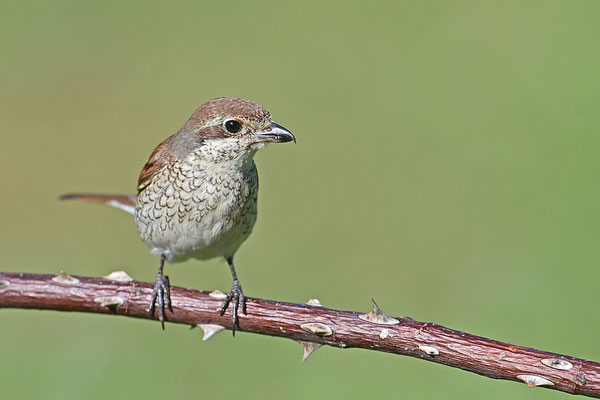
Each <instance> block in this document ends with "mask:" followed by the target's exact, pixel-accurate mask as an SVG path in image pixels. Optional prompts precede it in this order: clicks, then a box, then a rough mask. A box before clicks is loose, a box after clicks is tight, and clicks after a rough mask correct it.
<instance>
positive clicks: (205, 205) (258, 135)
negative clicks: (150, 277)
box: [61, 97, 296, 336]
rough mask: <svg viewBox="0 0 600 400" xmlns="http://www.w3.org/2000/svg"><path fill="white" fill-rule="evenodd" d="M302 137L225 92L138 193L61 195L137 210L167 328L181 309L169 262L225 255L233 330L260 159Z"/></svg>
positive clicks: (175, 138)
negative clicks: (237, 262) (154, 261)
mask: <svg viewBox="0 0 600 400" xmlns="http://www.w3.org/2000/svg"><path fill="white" fill-rule="evenodd" d="M291 141H293V142H294V143H295V142H296V138H295V136H294V135H293V134H292V133H291V132H290V131H289V130H287V129H286V128H284V127H283V126H281V125H278V124H276V123H275V122H274V121H273V119H272V117H271V114H270V113H269V112H268V111H267V110H266V109H265V108H264V107H262V106H261V105H259V104H257V103H255V102H253V101H250V100H246V99H242V98H238V97H220V98H216V99H213V100H210V101H208V102H206V103H204V104H203V105H201V106H200V107H199V108H198V109H197V110H196V111H195V112H194V113H193V114H192V116H191V117H190V118H189V119H188V120H187V122H185V124H184V125H183V126H182V127H181V129H179V131H177V132H176V133H175V134H173V135H171V136H169V137H168V138H167V139H165V140H164V141H163V142H161V143H160V144H159V145H158V146H157V147H156V148H155V149H154V151H153V152H152V153H151V154H150V157H149V159H148V161H147V162H146V163H145V164H144V166H143V168H142V170H141V172H140V174H139V178H138V182H137V194H136V195H112V194H89V193H70V194H65V195H63V196H61V199H77V200H84V201H88V202H94V203H102V204H106V205H109V206H113V207H117V208H120V209H122V210H124V211H127V212H129V213H131V214H133V216H134V219H135V224H136V228H137V232H138V234H139V236H140V238H141V239H142V241H143V242H144V243H145V244H146V245H147V246H148V247H149V249H150V251H151V253H152V254H154V255H157V256H158V257H159V266H158V273H157V276H156V280H155V283H154V288H153V291H152V295H151V298H150V305H149V308H148V312H149V313H150V315H151V317H152V318H154V315H155V310H156V309H158V319H159V320H160V322H161V326H162V329H163V330H164V322H165V319H166V312H165V307H166V308H167V309H168V310H169V311H170V312H171V313H173V308H172V304H171V294H170V281H169V277H168V276H167V275H165V274H164V272H163V271H164V268H165V262H168V263H175V262H180V261H184V260H187V259H190V258H192V259H198V260H206V259H211V258H216V257H223V258H225V260H226V261H227V264H228V266H229V269H230V272H231V276H232V279H233V284H232V286H231V290H230V291H229V293H227V295H226V298H225V299H224V301H223V304H222V307H221V308H220V310H219V312H220V314H221V316H222V315H224V313H225V312H226V310H227V309H228V307H229V305H230V303H232V322H233V328H232V331H233V335H234V336H235V330H236V326H237V327H238V328H239V318H238V310H239V309H240V308H241V310H242V312H243V313H244V315H247V311H246V297H245V296H244V293H243V291H242V285H241V284H240V281H239V279H238V277H237V273H236V270H235V266H234V263H233V258H234V255H235V253H236V251H237V250H238V249H239V247H240V246H241V244H242V243H243V242H244V241H245V240H246V239H247V238H248V236H249V235H250V233H251V232H252V228H253V226H254V224H255V222H256V217H257V199H258V173H257V169H256V164H255V163H254V160H253V157H254V155H255V154H256V152H257V151H258V150H260V149H262V148H264V147H265V146H266V145H267V144H269V143H286V142H291Z"/></svg>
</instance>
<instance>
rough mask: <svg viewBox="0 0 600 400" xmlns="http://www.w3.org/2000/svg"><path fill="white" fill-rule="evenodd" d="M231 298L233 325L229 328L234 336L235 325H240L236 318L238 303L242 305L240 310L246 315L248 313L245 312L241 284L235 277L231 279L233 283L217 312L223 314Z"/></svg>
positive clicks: (244, 299)
mask: <svg viewBox="0 0 600 400" xmlns="http://www.w3.org/2000/svg"><path fill="white" fill-rule="evenodd" d="M232 300H233V310H232V311H233V312H232V320H233V327H232V329H231V330H232V332H233V336H235V327H236V326H237V327H238V328H239V327H240V321H239V318H238V309H239V306H240V303H241V305H242V312H243V313H244V315H248V313H247V312H246V296H244V292H242V285H240V282H239V281H238V280H237V279H235V280H234V281H233V285H232V286H231V291H230V292H229V293H228V294H227V297H226V298H225V300H224V301H223V306H221V310H219V313H220V314H221V315H224V314H225V311H226V310H227V308H228V307H229V303H231V301H232Z"/></svg>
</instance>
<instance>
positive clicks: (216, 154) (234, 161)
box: [138, 97, 296, 191]
mask: <svg viewBox="0 0 600 400" xmlns="http://www.w3.org/2000/svg"><path fill="white" fill-rule="evenodd" d="M291 141H294V142H296V138H295V137H294V135H292V133H291V132H290V131H288V130H287V129H285V128H284V127H282V126H281V125H277V124H276V123H275V122H273V119H272V118H271V114H270V113H269V112H268V111H267V110H265V109H264V108H263V107H262V106H260V105H259V104H256V103H254V102H252V101H250V100H245V99H240V98H237V97H221V98H218V99H214V100H211V101H209V102H206V103H204V104H203V105H201V106H200V108H198V109H197V110H196V111H195V112H194V113H193V114H192V116H191V117H190V119H188V120H187V122H186V123H185V124H184V125H183V127H182V128H181V129H180V130H179V132H177V133H176V134H174V135H172V136H170V137H168V138H167V139H165V140H164V141H163V142H162V143H161V144H159V145H158V146H157V147H156V148H155V149H154V151H153V152H152V154H150V158H149V159H148V162H146V164H145V165H144V168H142V171H141V172H140V176H139V179H138V191H141V190H143V189H144V188H145V187H146V186H147V185H148V184H149V183H150V182H151V180H152V178H153V177H154V176H155V175H156V174H157V173H159V172H160V171H161V170H162V169H163V168H164V167H165V166H167V165H169V164H170V163H173V162H177V161H181V160H183V159H185V158H186V157H189V156H192V155H195V154H198V152H199V153H200V156H201V157H202V159H203V160H205V161H207V162H209V163H212V164H213V165H215V166H221V167H226V168H239V167H241V166H243V165H248V163H249V162H251V160H252V157H253V156H254V154H255V153H256V151H257V150H259V149H260V148H262V147H265V146H266V145H267V144H268V143H285V142H291Z"/></svg>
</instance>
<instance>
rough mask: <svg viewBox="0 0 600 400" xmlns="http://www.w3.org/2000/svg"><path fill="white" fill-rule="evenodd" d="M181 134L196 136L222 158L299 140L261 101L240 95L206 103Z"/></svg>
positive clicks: (196, 112) (195, 137) (250, 154)
mask: <svg viewBox="0 0 600 400" xmlns="http://www.w3.org/2000/svg"><path fill="white" fill-rule="evenodd" d="M177 136H182V137H187V139H188V140H189V139H192V138H193V141H194V142H196V143H198V144H199V145H202V147H206V151H209V152H210V151H212V153H211V154H212V155H213V156H216V157H218V158H220V159H221V158H222V157H225V158H238V157H244V158H246V157H248V156H249V157H252V156H253V155H254V153H255V152H256V151H257V150H259V149H261V148H263V147H264V146H265V145H266V144H268V143H285V142H290V141H294V142H295V141H296V138H295V137H294V135H293V134H292V133H291V132H290V131H288V130H287V129H285V128H284V127H282V126H281V125H278V124H276V123H275V122H273V119H272V118H271V114H270V113H269V112H268V111H267V110H265V109H264V108H263V107H262V106H261V105H259V104H257V103H255V102H253V101H250V100H245V99H240V98H237V97H221V98H218V99H214V100H211V101H209V102H206V103H204V104H203V105H202V106H200V108H198V109H197V110H196V111H195V112H194V114H192V116H191V117H190V119H189V120H188V121H187V122H186V123H185V125H184V126H183V127H182V128H181V130H180V131H179V132H178V133H177ZM208 155H210V154H208Z"/></svg>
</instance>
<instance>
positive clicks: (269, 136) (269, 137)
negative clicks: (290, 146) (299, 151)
mask: <svg viewBox="0 0 600 400" xmlns="http://www.w3.org/2000/svg"><path fill="white" fill-rule="evenodd" d="M255 135H256V142H258V143H264V142H267V143H268V142H270V143H285V142H291V141H292V140H293V141H294V143H296V138H295V137H294V135H293V134H292V132H290V131H288V130H287V129H285V128H284V127H283V126H281V125H277V124H276V123H275V122H272V123H271V129H269V130H268V131H262V132H257V133H256V134H255Z"/></svg>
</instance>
